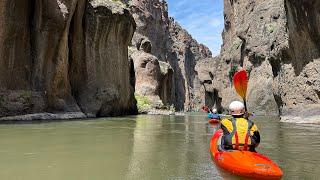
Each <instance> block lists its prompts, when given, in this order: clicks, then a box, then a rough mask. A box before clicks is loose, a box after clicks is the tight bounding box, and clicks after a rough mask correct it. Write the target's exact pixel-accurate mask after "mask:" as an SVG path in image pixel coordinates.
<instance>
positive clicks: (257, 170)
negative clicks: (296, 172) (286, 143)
mask: <svg viewBox="0 0 320 180" xmlns="http://www.w3.org/2000/svg"><path fill="white" fill-rule="evenodd" d="M222 135H223V132H222V130H221V129H219V130H217V131H216V133H215V134H214V135H213V136H212V138H211V142H210V152H211V155H212V159H213V161H214V162H215V163H216V165H217V166H219V167H221V168H222V169H224V170H227V171H228V172H231V173H233V174H235V175H239V176H244V177H250V178H256V179H281V177H282V175H283V173H282V171H281V169H280V168H279V166H278V165H277V164H276V163H274V162H273V161H272V160H271V159H269V158H268V157H266V156H264V155H262V154H259V153H257V152H250V151H238V150H231V151H229V150H228V151H226V150H222V149H221V148H219V142H220V139H221V136H222Z"/></svg>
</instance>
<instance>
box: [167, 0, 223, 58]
mask: <svg viewBox="0 0 320 180" xmlns="http://www.w3.org/2000/svg"><path fill="white" fill-rule="evenodd" d="M167 2H168V6H169V16H171V17H174V19H175V20H176V21H178V22H179V23H180V25H181V26H182V27H183V28H184V29H186V30H187V31H188V32H189V33H190V34H191V35H192V37H193V38H195V39H196V40H197V41H198V42H199V43H202V44H204V45H206V46H208V47H209V48H210V50H211V51H212V53H213V55H214V56H215V55H218V54H219V52H220V46H221V44H222V39H221V33H222V30H223V23H224V22H223V0H167Z"/></svg>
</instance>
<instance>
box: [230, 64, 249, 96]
mask: <svg viewBox="0 0 320 180" xmlns="http://www.w3.org/2000/svg"><path fill="white" fill-rule="evenodd" d="M233 85H234V88H235V89H236V91H237V93H238V94H239V95H240V96H241V97H242V98H243V99H246V94H247V87H248V75H247V72H246V70H240V71H238V72H237V73H235V74H234V76H233Z"/></svg>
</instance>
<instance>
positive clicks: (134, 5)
mask: <svg viewBox="0 0 320 180" xmlns="http://www.w3.org/2000/svg"><path fill="white" fill-rule="evenodd" d="M130 9H131V12H132V13H133V17H134V19H135V21H136V23H137V31H136V32H135V34H134V37H133V40H132V47H131V50H132V54H133V55H132V56H131V57H132V61H134V64H135V70H136V72H135V75H136V80H137V81H136V88H135V89H136V93H137V94H138V95H140V96H148V97H149V98H150V99H152V101H153V102H155V101H156V102H157V103H156V104H155V106H156V107H159V106H163V105H164V106H170V105H173V106H174V107H175V109H176V110H185V111H191V110H195V109H199V106H200V104H197V105H195V103H194V102H196V101H197V97H198V95H197V93H198V90H197V88H195V85H194V84H199V80H198V79H197V76H196V75H195V71H194V69H195V64H196V62H197V61H198V60H200V59H202V58H206V57H211V52H210V50H209V49H208V48H207V47H205V46H204V45H201V44H199V43H198V42H196V41H195V40H194V39H193V38H192V37H191V35H189V33H188V32H187V31H186V30H184V29H183V28H182V27H181V26H180V25H179V24H178V23H177V22H176V21H175V20H174V19H173V18H169V16H168V5H167V3H166V2H165V1H160V0H148V1H146V0H132V1H131V2H130ZM143 79H147V80H143ZM198 94H199V93H198ZM198 102H199V100H198Z"/></svg>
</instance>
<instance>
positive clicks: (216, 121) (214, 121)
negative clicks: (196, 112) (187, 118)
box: [208, 119, 220, 124]
mask: <svg viewBox="0 0 320 180" xmlns="http://www.w3.org/2000/svg"><path fill="white" fill-rule="evenodd" d="M219 122H220V121H219V120H218V119H209V120H208V123H210V124H217V123H219Z"/></svg>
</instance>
